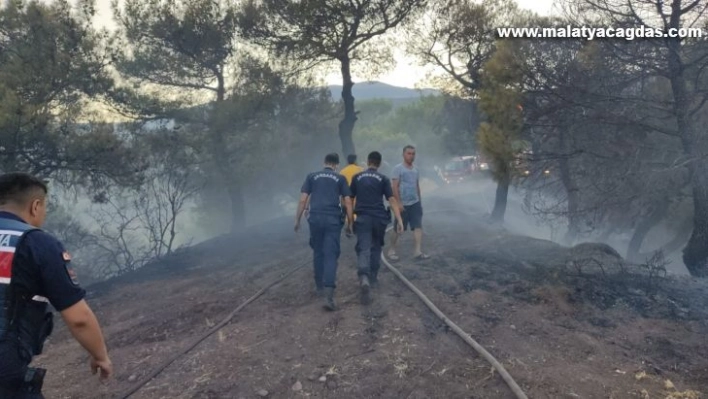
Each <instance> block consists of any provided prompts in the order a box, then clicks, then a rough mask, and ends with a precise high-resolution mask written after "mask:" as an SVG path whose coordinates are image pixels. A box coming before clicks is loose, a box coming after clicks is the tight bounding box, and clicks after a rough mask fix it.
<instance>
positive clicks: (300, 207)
mask: <svg viewBox="0 0 708 399" xmlns="http://www.w3.org/2000/svg"><path fill="white" fill-rule="evenodd" d="M309 200H310V194H307V193H300V201H299V202H298V204H297V212H296V213H295V229H297V228H298V227H300V219H302V214H303V213H304V212H305V206H306V205H307V203H308V201H309Z"/></svg>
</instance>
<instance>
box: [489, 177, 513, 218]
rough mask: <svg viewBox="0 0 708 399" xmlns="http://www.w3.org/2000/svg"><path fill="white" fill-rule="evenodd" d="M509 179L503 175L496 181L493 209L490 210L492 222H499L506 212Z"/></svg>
mask: <svg viewBox="0 0 708 399" xmlns="http://www.w3.org/2000/svg"><path fill="white" fill-rule="evenodd" d="M510 183H511V179H510V178H509V177H504V178H502V179H499V181H498V182H497V194H496V196H495V198H494V209H493V210H492V218H491V219H492V222H496V223H501V222H503V221H504V214H506V203H507V199H508V198H509V184H510Z"/></svg>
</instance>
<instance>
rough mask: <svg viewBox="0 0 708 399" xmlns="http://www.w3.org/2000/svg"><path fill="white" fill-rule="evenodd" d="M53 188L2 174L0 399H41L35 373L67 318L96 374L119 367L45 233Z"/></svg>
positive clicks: (60, 252) (65, 261)
mask: <svg viewBox="0 0 708 399" xmlns="http://www.w3.org/2000/svg"><path fill="white" fill-rule="evenodd" d="M46 201H47V186H46V185H45V184H44V182H42V181H41V180H39V179H37V178H35V177H33V176H31V175H28V174H25V173H7V174H3V175H0V302H1V303H2V306H1V307H0V398H3V399H41V398H43V396H42V393H41V389H42V382H43V379H44V372H45V370H43V369H37V368H30V367H29V364H30V362H31V361H32V357H34V356H37V355H39V354H40V353H41V352H42V348H43V346H44V341H45V339H46V338H47V337H48V336H49V334H51V332H52V327H53V322H52V318H53V315H52V313H51V312H50V310H49V304H51V305H52V306H53V307H54V309H56V310H57V311H59V312H60V313H61V316H62V318H63V319H64V322H65V323H66V325H67V327H68V328H69V331H71V333H72V335H73V336H74V338H76V340H77V341H78V342H79V343H80V344H81V345H82V346H83V347H84V348H85V349H86V350H87V351H88V352H89V354H90V355H91V358H92V360H91V369H92V371H93V373H94V374H96V372H97V371H99V370H100V371H101V374H100V376H101V378H102V379H105V378H108V377H109V376H110V375H111V374H112V372H113V366H112V364H111V361H110V359H109V358H108V352H107V350H106V345H105V342H104V340H103V335H102V333H101V328H100V326H99V324H98V321H97V320H96V316H95V315H94V314H93V312H92V311H91V309H90V308H89V306H88V305H87V304H86V301H85V300H84V296H85V294H86V292H85V291H84V290H83V289H82V288H81V287H80V286H79V284H78V283H77V281H76V277H75V274H74V272H73V271H72V269H71V268H70V266H69V262H70V260H71V256H70V255H69V253H68V252H67V251H66V250H65V249H64V247H63V246H62V244H61V242H59V241H58V240H57V239H56V238H54V237H53V236H52V235H50V234H48V233H46V232H44V231H42V230H40V229H39V227H40V226H41V225H42V224H43V223H44V219H45V216H46Z"/></svg>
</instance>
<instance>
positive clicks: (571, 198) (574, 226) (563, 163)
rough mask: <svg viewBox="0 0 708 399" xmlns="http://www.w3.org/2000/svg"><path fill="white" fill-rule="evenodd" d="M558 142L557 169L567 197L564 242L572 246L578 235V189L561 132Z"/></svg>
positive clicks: (564, 138) (568, 148) (579, 218)
mask: <svg viewBox="0 0 708 399" xmlns="http://www.w3.org/2000/svg"><path fill="white" fill-rule="evenodd" d="M571 134H572V131H571ZM558 140H559V146H560V150H561V157H560V159H559V160H558V169H559V172H560V178H561V183H563V188H565V191H566V194H567V195H568V204H567V211H568V231H567V232H566V235H565V242H566V243H567V244H569V245H572V244H573V243H574V242H575V240H576V239H577V237H578V234H579V233H580V221H581V217H580V213H579V209H580V189H579V188H578V185H577V184H575V180H574V179H573V175H572V171H571V165H570V159H568V157H569V156H570V155H568V154H570V152H571V148H570V145H569V143H568V142H567V140H566V137H565V133H563V132H562V131H561V132H560V134H559V135H558Z"/></svg>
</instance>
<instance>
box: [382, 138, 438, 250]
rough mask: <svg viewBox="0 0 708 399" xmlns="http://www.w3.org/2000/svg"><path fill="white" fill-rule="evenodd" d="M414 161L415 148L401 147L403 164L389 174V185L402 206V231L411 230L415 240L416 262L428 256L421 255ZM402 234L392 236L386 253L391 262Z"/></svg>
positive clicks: (419, 202) (409, 146)
mask: <svg viewBox="0 0 708 399" xmlns="http://www.w3.org/2000/svg"><path fill="white" fill-rule="evenodd" d="M414 161H415V147H413V146H412V145H407V146H405V147H403V162H402V163H399V164H398V165H396V166H394V168H393V171H392V172H391V183H392V187H393V196H394V197H395V198H396V201H397V203H399V204H401V205H402V206H403V212H402V213H401V216H402V218H403V230H407V229H408V227H410V229H411V230H413V237H414V239H415V250H414V252H413V257H414V258H415V259H416V260H421V259H429V258H430V256H429V255H427V254H425V253H423V251H422V249H421V246H422V241H423V205H422V204H421V197H420V174H419V173H418V169H417V168H416V167H415V166H413V162H414ZM401 234H402V233H398V232H396V233H395V234H394V235H393V240H392V242H391V248H390V249H389V251H388V257H389V259H391V260H392V261H397V260H399V257H398V255H397V253H396V247H397V245H398V240H399V238H400V237H401Z"/></svg>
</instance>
